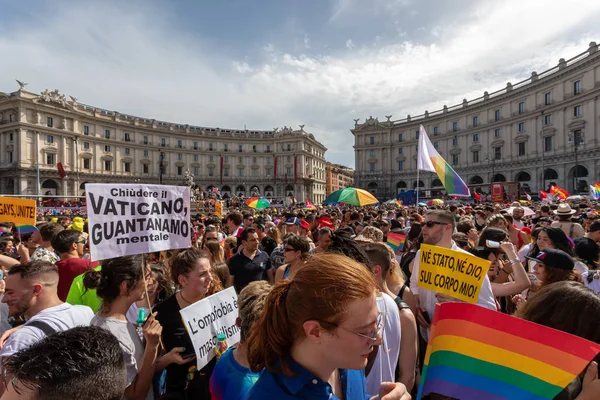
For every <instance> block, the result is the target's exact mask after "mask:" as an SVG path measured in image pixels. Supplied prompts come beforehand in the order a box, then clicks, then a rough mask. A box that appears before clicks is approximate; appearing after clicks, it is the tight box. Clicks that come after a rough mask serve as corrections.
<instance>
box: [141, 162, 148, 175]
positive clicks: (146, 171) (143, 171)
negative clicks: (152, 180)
mask: <svg viewBox="0 0 600 400" xmlns="http://www.w3.org/2000/svg"><path fill="white" fill-rule="evenodd" d="M148 171H149V169H148V164H142V173H144V174H147V173H148Z"/></svg>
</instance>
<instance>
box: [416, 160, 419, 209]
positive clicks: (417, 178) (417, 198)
mask: <svg viewBox="0 0 600 400" xmlns="http://www.w3.org/2000/svg"><path fill="white" fill-rule="evenodd" d="M417 158H418V156H417ZM416 206H417V210H418V209H419V208H418V207H419V165H418V163H417V204H416Z"/></svg>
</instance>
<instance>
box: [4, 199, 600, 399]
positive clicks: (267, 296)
mask: <svg viewBox="0 0 600 400" xmlns="http://www.w3.org/2000/svg"><path fill="white" fill-rule="evenodd" d="M598 211H600V204H595V203H590V202H587V201H585V202H582V203H576V204H575V203H574V204H568V203H559V204H554V205H552V204H541V203H535V204H531V205H529V206H523V205H521V203H518V202H516V203H513V204H489V203H488V204H480V205H460V204H453V205H450V206H447V205H440V206H434V207H430V208H428V207H410V206H409V207H395V206H380V207H353V206H349V205H339V206H327V207H324V208H322V207H320V208H319V209H317V210H304V209H295V208H294V207H289V208H287V209H283V208H279V209H276V208H269V209H264V210H253V209H249V208H247V207H245V208H243V207H240V206H239V205H233V204H231V205H230V207H229V208H226V207H224V212H225V213H226V215H225V217H224V218H218V217H216V216H215V215H214V214H209V215H196V216H195V217H193V218H192V224H193V227H194V230H193V233H192V238H191V242H192V247H190V248H187V249H173V250H169V251H164V252H160V253H149V254H142V255H135V256H126V257H118V258H113V259H109V260H103V261H101V262H99V263H97V262H92V261H91V257H90V253H89V246H88V233H87V223H86V220H85V217H84V216H77V217H73V218H72V219H71V217H58V218H56V219H53V218H50V217H47V218H44V220H43V221H39V223H38V224H37V228H38V231H36V232H33V233H27V234H23V235H19V233H18V232H17V231H15V229H14V227H13V226H12V224H9V223H0V229H2V231H3V233H2V236H0V252H1V253H2V254H1V255H0V265H1V268H2V270H1V272H2V278H3V279H2V280H0V291H1V292H3V297H2V304H1V305H0V333H2V336H1V337H0V346H1V349H0V358H1V364H0V368H1V373H2V377H3V379H2V381H1V382H0V390H1V391H2V392H3V393H4V394H3V397H2V398H3V399H4V398H6V399H13V398H23V397H20V396H23V393H26V394H28V395H30V396H31V397H30V398H32V399H33V398H35V399H37V398H39V399H46V398H59V397H60V398H73V399H74V398H77V399H81V400H83V399H120V398H122V397H123V396H125V398H129V399H211V398H212V399H215V400H221V399H249V400H254V399H349V400H351V399H369V398H379V399H385V400H392V399H402V400H405V399H410V398H411V395H412V396H414V395H415V394H416V391H417V388H418V384H419V379H420V374H421V371H422V367H423V364H424V357H425V351H426V347H427V340H428V338H429V334H430V328H431V322H432V319H433V316H434V312H435V306H436V304H438V303H443V302H452V301H457V300H456V299H454V298H452V297H450V296H448V295H444V294H441V293H436V292H434V291H431V290H427V289H424V288H423V287H420V286H419V283H418V278H419V268H420V265H419V264H420V257H419V254H420V253H419V251H420V246H421V245H422V244H428V245H435V246H441V247H444V248H447V249H452V250H455V251H458V252H468V253H471V254H473V255H475V256H477V257H480V258H483V259H486V260H489V261H490V268H489V270H488V271H487V275H486V276H485V278H484V279H483V284H482V287H481V291H480V294H479V297H478V300H477V304H478V305H479V306H481V307H485V308H488V309H492V310H495V311H496V312H498V313H506V314H511V315H514V316H515V317H518V318H522V319H526V320H529V321H533V322H535V323H538V324H541V325H545V326H548V327H551V328H554V329H559V330H562V331H565V332H568V333H570V334H573V335H576V336H580V337H582V338H585V339H588V340H591V341H593V342H596V343H600V329H598V328H597V327H595V325H594V324H593V323H591V322H590V321H594V320H595V317H596V316H598V317H599V318H600V298H599V297H598V293H600V269H599V257H600V247H599V243H600V218H599V214H598ZM390 233H395V234H402V235H403V236H404V237H405V238H406V239H405V241H404V243H403V245H402V246H390V245H388V243H387V239H388V236H389V235H390ZM394 249H395V250H394ZM229 287H233V288H234V289H235V291H236V292H237V294H238V299H237V304H238V313H239V316H238V320H237V325H238V326H239V328H240V337H241V340H240V342H239V343H231V345H230V346H229V349H228V350H227V351H226V352H225V353H224V354H222V355H221V356H220V357H214V358H213V359H212V360H211V361H210V362H209V363H208V365H206V366H204V367H202V368H201V369H200V370H198V369H197V364H196V359H195V351H194V347H193V344H192V341H191V338H190V336H189V334H188V332H187V330H186V327H185V326H184V322H183V320H182V318H181V316H180V313H179V311H180V310H181V309H183V308H185V307H188V306H190V305H191V304H194V303H196V302H198V301H201V300H202V299H204V298H206V297H208V296H210V295H212V294H215V293H218V292H219V291H221V290H224V289H226V288H229ZM144 317H145V318H144ZM596 361H597V360H595V361H594V362H592V363H591V364H590V366H589V367H588V368H587V369H586V370H585V371H582V373H581V375H580V376H579V377H578V378H577V379H576V380H574V381H573V382H572V383H571V384H570V385H569V386H568V387H567V388H565V389H564V390H563V392H561V394H560V395H559V396H558V397H556V398H557V399H571V400H572V399H577V400H586V399H598V398H600V380H598V371H597V363H596ZM429 397H430V398H432V399H439V398H443V399H448V398H447V397H441V396H439V395H436V394H431V395H429Z"/></svg>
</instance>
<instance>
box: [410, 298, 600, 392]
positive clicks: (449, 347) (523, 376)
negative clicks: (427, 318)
mask: <svg viewBox="0 0 600 400" xmlns="http://www.w3.org/2000/svg"><path fill="white" fill-rule="evenodd" d="M598 353H600V345H598V344H596V343H594V342H590V341H588V340H585V339H582V338H580V337H577V336H574V335H570V334H568V333H565V332H562V331H558V330H555V329H551V328H548V327H545V326H542V325H538V324H534V323H533V322H529V321H525V320H522V319H518V318H515V317H511V316H509V315H506V314H502V313H499V312H496V311H492V310H488V309H487V308H483V307H480V306H476V305H473V304H467V303H444V304H438V305H437V306H436V310H435V314H434V317H433V324H432V328H431V334H430V337H429V344H428V346H427V353H426V354H425V363H424V366H423V374H422V376H421V384H420V385H419V394H418V395H417V399H420V398H421V396H422V395H426V394H429V393H438V394H441V395H445V396H450V397H454V398H457V399H461V400H481V399H485V400H503V399H511V400H524V399H531V400H538V399H539V400H543V399H553V398H554V397H555V396H556V395H557V394H558V393H560V392H561V391H562V390H563V389H564V388H565V387H566V386H567V385H568V384H569V383H571V381H572V380H573V379H575V378H576V377H577V376H578V375H579V374H580V373H581V372H582V371H583V370H584V369H585V368H586V367H587V365H588V363H589V362H590V361H591V360H592V359H593V358H594V357H595V356H596V355H597V354H598Z"/></svg>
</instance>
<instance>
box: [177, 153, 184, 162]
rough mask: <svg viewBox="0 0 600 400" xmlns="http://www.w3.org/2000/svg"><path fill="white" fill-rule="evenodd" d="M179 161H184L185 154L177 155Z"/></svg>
mask: <svg viewBox="0 0 600 400" xmlns="http://www.w3.org/2000/svg"><path fill="white" fill-rule="evenodd" d="M177 159H178V160H179V161H181V160H183V154H181V153H177Z"/></svg>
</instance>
